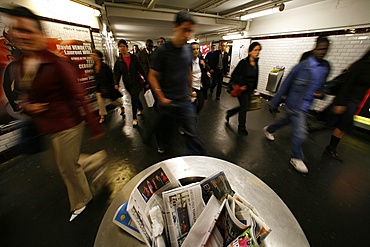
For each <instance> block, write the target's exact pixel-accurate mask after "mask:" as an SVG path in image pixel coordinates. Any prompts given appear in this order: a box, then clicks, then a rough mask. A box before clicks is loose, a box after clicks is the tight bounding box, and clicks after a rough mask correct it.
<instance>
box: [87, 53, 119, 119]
mask: <svg viewBox="0 0 370 247" xmlns="http://www.w3.org/2000/svg"><path fill="white" fill-rule="evenodd" d="M90 56H91V57H92V59H93V61H94V66H93V69H94V78H95V82H96V94H95V95H96V100H97V102H98V109H99V115H100V120H99V123H104V122H105V116H106V115H107V114H108V113H107V110H106V107H105V99H110V100H112V102H113V104H114V105H115V106H116V107H120V108H121V115H122V116H124V115H125V108H124V107H123V102H122V98H121V97H122V94H121V93H120V92H119V90H118V89H119V85H118V84H114V82H113V73H112V69H111V68H109V66H108V65H107V64H106V63H104V62H103V53H102V52H101V51H99V50H95V49H94V50H93V51H92V52H91V55H90Z"/></svg>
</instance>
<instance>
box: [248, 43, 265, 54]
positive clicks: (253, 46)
mask: <svg viewBox="0 0 370 247" xmlns="http://www.w3.org/2000/svg"><path fill="white" fill-rule="evenodd" d="M256 46H260V47H261V48H262V46H261V44H260V43H258V42H253V43H252V44H250V46H249V48H248V52H251V51H253V49H254V48H255V47H256Z"/></svg>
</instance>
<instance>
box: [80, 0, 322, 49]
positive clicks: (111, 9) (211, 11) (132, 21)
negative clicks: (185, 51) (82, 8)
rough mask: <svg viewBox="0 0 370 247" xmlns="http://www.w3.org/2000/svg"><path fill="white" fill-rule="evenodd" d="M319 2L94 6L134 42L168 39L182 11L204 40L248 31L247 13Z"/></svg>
mask: <svg viewBox="0 0 370 247" xmlns="http://www.w3.org/2000/svg"><path fill="white" fill-rule="evenodd" d="M84 1H85V2H86V1H87V0H84ZM318 1H323V0H110V1H103V0H95V4H97V5H100V6H102V7H103V8H104V10H105V11H103V12H105V13H103V15H104V16H103V18H106V19H105V20H106V21H107V22H108V23H109V25H110V28H111V30H112V32H113V34H114V37H115V38H116V39H120V38H124V39H126V40H129V41H133V42H135V41H145V40H146V39H153V40H155V41H156V40H157V39H158V38H159V37H161V36H163V37H165V38H166V39H169V38H170V37H171V35H172V21H173V19H174V17H175V14H176V13H177V12H178V11H179V10H182V9H186V10H188V11H190V12H191V13H192V14H193V15H194V16H195V19H196V20H197V22H198V25H197V28H196V31H195V37H205V36H211V35H217V34H222V33H226V32H230V31H240V30H243V29H245V28H246V26H247V22H246V21H240V19H239V17H240V16H241V15H243V14H246V13H251V12H256V11H258V10H262V9H266V8H272V7H273V6H275V5H278V4H281V3H286V2H295V5H292V6H296V7H300V6H304V5H306V4H311V3H313V2H318Z"/></svg>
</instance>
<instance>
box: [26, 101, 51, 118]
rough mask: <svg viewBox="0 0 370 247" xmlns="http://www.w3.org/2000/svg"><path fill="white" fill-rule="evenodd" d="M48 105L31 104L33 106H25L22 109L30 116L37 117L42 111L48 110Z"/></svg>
mask: <svg viewBox="0 0 370 247" xmlns="http://www.w3.org/2000/svg"><path fill="white" fill-rule="evenodd" d="M48 105H49V103H33V104H27V105H24V106H23V109H24V110H25V112H27V113H28V114H31V115H37V114H40V113H43V112H44V111H46V110H48V109H49V107H48Z"/></svg>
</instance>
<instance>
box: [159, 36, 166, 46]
mask: <svg viewBox="0 0 370 247" xmlns="http://www.w3.org/2000/svg"><path fill="white" fill-rule="evenodd" d="M165 43H166V39H165V38H163V37H160V38H159V39H158V41H157V45H158V46H161V45H164V44H165Z"/></svg>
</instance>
